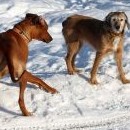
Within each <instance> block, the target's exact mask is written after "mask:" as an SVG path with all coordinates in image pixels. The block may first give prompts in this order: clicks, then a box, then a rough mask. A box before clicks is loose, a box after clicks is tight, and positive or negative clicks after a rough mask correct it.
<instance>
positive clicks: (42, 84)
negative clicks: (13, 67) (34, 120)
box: [19, 70, 57, 116]
mask: <svg viewBox="0 0 130 130" xmlns="http://www.w3.org/2000/svg"><path fill="white" fill-rule="evenodd" d="M27 82H30V83H33V84H35V85H38V86H39V88H41V89H44V90H45V91H47V92H50V93H52V94H54V93H56V92H57V90H56V89H54V88H51V87H50V86H48V85H47V84H46V83H45V82H43V81H42V80H41V79H39V78H37V77H36V76H34V75H32V74H31V73H29V72H28V71H26V70H25V71H24V73H23V75H22V76H21V79H20V82H19V84H20V95H19V106H20V109H21V111H22V113H23V115H24V116H31V115H32V114H31V113H30V112H28V111H27V109H26V107H25V103H24V91H25V88H26V85H27Z"/></svg>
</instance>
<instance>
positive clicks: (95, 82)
mask: <svg viewBox="0 0 130 130" xmlns="http://www.w3.org/2000/svg"><path fill="white" fill-rule="evenodd" d="M89 83H90V84H92V85H97V84H98V81H97V79H92V78H91V79H90V80H89Z"/></svg>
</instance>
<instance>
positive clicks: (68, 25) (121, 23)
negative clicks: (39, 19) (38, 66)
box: [62, 12, 130, 84]
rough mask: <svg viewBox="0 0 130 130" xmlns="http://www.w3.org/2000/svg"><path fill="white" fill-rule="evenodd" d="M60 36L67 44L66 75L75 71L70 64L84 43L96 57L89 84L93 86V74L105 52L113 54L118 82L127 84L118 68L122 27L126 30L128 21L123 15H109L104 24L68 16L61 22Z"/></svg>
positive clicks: (122, 35)
mask: <svg viewBox="0 0 130 130" xmlns="http://www.w3.org/2000/svg"><path fill="white" fill-rule="evenodd" d="M62 25H63V30H62V32H63V36H64V38H65V41H66V43H67V48H68V52H67V56H66V64H67V68H68V73H69V74H74V73H76V72H78V70H77V69H76V67H75V64H74V61H75V57H76V55H77V53H78V52H79V50H80V48H81V47H82V45H83V42H85V41H86V42H88V43H89V44H90V45H91V46H92V47H93V48H95V50H96V51H97V52H96V58H95V62H94V65H93V68H92V71H91V78H90V83H91V84H97V83H98V82H97V79H96V73H97V69H98V66H99V63H100V62H101V60H102V58H103V57H104V56H105V55H106V54H107V53H108V52H114V54H115V58H116V61H117V66H118V70H119V74H120V79H121V81H122V82H123V83H130V80H127V79H126V78H125V75H124V72H123V68H122V50H123V38H124V29H125V26H126V25H127V27H129V23H128V18H127V16H126V14H125V13H124V12H111V13H109V14H108V15H107V16H106V18H105V20H104V21H100V20H98V19H94V18H91V17H87V16H82V15H73V16H70V17H68V18H67V19H66V20H65V21H64V22H63V23H62Z"/></svg>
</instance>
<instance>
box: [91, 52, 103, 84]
mask: <svg viewBox="0 0 130 130" xmlns="http://www.w3.org/2000/svg"><path fill="white" fill-rule="evenodd" d="M103 56H104V53H102V52H97V53H96V57H95V61H94V64H93V68H92V71H91V78H90V83H91V84H98V81H97V79H96V73H97V69H98V66H99V64H100V62H101V60H102V58H103Z"/></svg>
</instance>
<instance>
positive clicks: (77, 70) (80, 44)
mask: <svg viewBox="0 0 130 130" xmlns="http://www.w3.org/2000/svg"><path fill="white" fill-rule="evenodd" d="M81 47H82V43H79V45H78V48H77V49H76V52H75V54H74V55H73V57H72V67H73V70H74V72H77V73H79V72H81V70H79V69H78V68H76V66H75V58H76V55H77V54H78V52H79V51H80V49H81Z"/></svg>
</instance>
